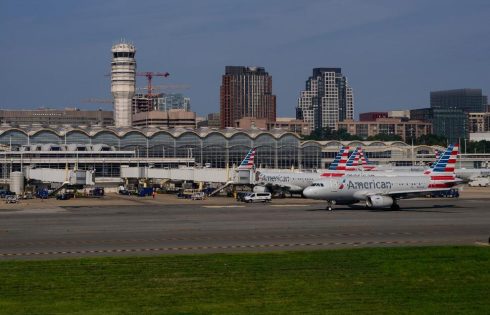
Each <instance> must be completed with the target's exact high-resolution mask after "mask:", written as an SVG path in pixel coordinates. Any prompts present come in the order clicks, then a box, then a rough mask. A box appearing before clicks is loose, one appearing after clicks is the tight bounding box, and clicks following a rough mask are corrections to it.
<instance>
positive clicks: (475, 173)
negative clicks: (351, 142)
mask: <svg viewBox="0 0 490 315" xmlns="http://www.w3.org/2000/svg"><path fill="white" fill-rule="evenodd" d="M359 150H360V151H359V153H360V161H361V164H362V168H361V169H362V170H365V171H390V172H391V171H393V172H398V171H407V172H420V171H424V170H427V169H430V168H432V166H433V164H434V163H435V162H437V161H438V160H439V158H440V157H441V151H439V150H437V149H436V150H435V152H434V153H435V158H436V159H435V162H433V163H431V164H430V166H423V165H414V166H389V165H386V166H385V165H376V166H375V165H370V164H369V160H368V158H367V156H365V155H364V152H363V151H362V149H361V148H359ZM454 173H455V175H456V177H457V178H459V179H461V180H463V182H465V183H467V182H470V181H472V180H475V179H477V178H481V177H488V176H490V169H486V168H481V169H479V168H472V169H466V168H456V169H455V170H454Z"/></svg>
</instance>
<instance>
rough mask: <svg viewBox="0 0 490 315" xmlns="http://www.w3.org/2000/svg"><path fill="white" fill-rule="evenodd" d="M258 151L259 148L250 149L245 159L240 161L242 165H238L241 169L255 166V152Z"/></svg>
mask: <svg viewBox="0 0 490 315" xmlns="http://www.w3.org/2000/svg"><path fill="white" fill-rule="evenodd" d="M256 151H257V148H252V149H250V151H248V153H247V155H246V156H245V158H244V159H243V161H242V163H240V166H239V167H238V169H239V170H249V169H252V168H253V167H254V160H255V152H256Z"/></svg>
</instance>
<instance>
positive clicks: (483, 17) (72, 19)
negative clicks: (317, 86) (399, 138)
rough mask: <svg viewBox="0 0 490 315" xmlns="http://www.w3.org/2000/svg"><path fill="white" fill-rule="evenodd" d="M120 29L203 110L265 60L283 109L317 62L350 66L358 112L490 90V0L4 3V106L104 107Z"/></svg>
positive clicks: (215, 107) (0, 73)
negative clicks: (230, 73)
mask: <svg viewBox="0 0 490 315" xmlns="http://www.w3.org/2000/svg"><path fill="white" fill-rule="evenodd" d="M120 38H126V39H128V40H130V41H132V42H133V43H134V44H135V45H136V47H137V54H136V56H137V64H138V70H139V71H168V72H170V73H171V76H170V77H169V78H167V79H163V80H161V79H156V80H155V84H163V83H185V84H189V85H191V89H189V90H188V91H186V92H185V93H186V94H187V95H189V96H190V97H191V106H192V108H193V110H195V111H197V112H198V113H199V114H205V113H208V112H214V111H219V86H220V82H221V75H222V74H223V72H224V68H225V66H226V65H250V66H253V65H255V66H263V67H265V68H266V70H267V71H268V72H269V73H270V74H271V75H272V77H273V91H274V93H275V94H276V95H277V106H278V108H277V110H278V114H279V115H281V116H294V107H295V106H296V102H297V98H298V96H299V93H300V91H301V90H302V89H303V88H304V84H305V81H306V79H307V78H308V76H309V75H310V74H311V72H312V68H314V67H330V66H332V67H341V68H342V69H343V72H344V74H345V75H346V76H347V78H348V80H349V82H350V85H351V86H352V87H353V89H354V97H355V111H356V115H357V114H358V113H360V112H365V111H375V110H389V109H404V108H419V107H425V106H428V105H429V92H430V91H431V90H439V89H451V88H463V87H472V88H482V89H483V92H484V93H485V94H488V93H490V85H489V70H490V1H488V0H467V1H454V0H430V1H429V0H410V1H408V0H407V1H401V0H330V1H328V0H323V1H292V0H282V1H280V0H262V1H259V0H249V1H232V0H207V1H198V0H193V1H191V0H180V1H179V0H176V1H162V0H149V1H134V0H133V1H126V0H119V1H94V0H85V1H69V0H67V1H59V0H58V1H53V0H44V1H34V0H25V1H12V0H2V1H0V47H1V49H0V86H1V87H2V88H1V93H0V107H1V108H21V107H25V108H37V107H40V106H45V107H61V108H62V107H73V106H77V107H81V108H93V106H90V105H83V104H81V100H82V99H86V98H110V82H109V79H108V78H107V77H105V76H104V75H105V74H107V73H109V71H110V48H111V45H112V44H113V43H114V42H116V41H118V40H119V39H120ZM145 84H146V82H145V80H144V78H141V79H139V80H138V86H144V85H145ZM106 108H109V107H106Z"/></svg>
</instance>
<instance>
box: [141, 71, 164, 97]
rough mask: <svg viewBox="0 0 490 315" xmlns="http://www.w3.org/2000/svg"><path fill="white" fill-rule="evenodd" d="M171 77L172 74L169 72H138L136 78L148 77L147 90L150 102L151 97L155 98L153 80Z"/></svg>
mask: <svg viewBox="0 0 490 315" xmlns="http://www.w3.org/2000/svg"><path fill="white" fill-rule="evenodd" d="M169 75H170V73H168V72H151V71H147V72H136V76H138V77H146V79H147V80H148V87H147V90H148V93H147V94H148V100H150V99H151V97H152V96H153V93H152V91H153V86H152V85H151V80H152V79H153V77H164V78H166V77H168V76H169Z"/></svg>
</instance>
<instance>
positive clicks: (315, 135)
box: [304, 127, 362, 141]
mask: <svg viewBox="0 0 490 315" xmlns="http://www.w3.org/2000/svg"><path fill="white" fill-rule="evenodd" d="M304 139H305V140H317V141H325V140H345V141H353V140H362V139H361V137H359V136H355V135H351V134H350V133H348V132H347V130H345V129H339V130H332V129H331V128H329V127H325V128H317V129H315V130H313V132H312V133H311V134H310V135H309V136H305V137H304Z"/></svg>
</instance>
